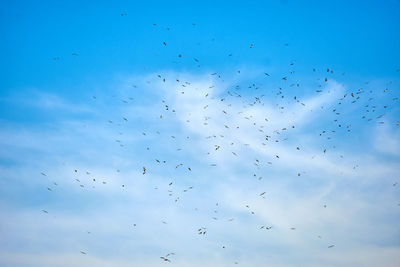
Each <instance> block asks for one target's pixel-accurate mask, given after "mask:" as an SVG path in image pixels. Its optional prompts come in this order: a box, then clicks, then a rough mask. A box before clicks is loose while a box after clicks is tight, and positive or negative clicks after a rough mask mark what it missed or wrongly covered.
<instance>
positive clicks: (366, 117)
mask: <svg viewBox="0 0 400 267" xmlns="http://www.w3.org/2000/svg"><path fill="white" fill-rule="evenodd" d="M127 15H128V14H126V13H122V14H121V16H122V17H125V16H127ZM192 25H193V26H195V25H196V24H195V23H193V24H192ZM153 26H154V27H159V26H158V25H157V24H153ZM166 29H167V31H170V28H169V27H167V28H166ZM160 45H161V46H167V45H168V42H167V40H165V41H163V42H162V43H161V44H160ZM288 45H289V44H287V43H286V44H284V46H288ZM253 48H254V44H253V43H251V44H249V47H248V49H253ZM78 55H79V54H78V53H76V52H74V53H72V56H78ZM226 56H227V57H232V53H229V54H227V55H226ZM177 57H178V59H179V58H182V57H183V56H182V54H181V53H177ZM54 60H57V61H58V60H60V57H54ZM193 61H194V64H197V65H198V66H199V67H200V65H199V63H200V59H199V58H194V59H193ZM295 64H296V62H295V61H292V62H290V63H289V64H288V65H289V71H288V72H287V73H286V74H284V75H281V76H279V77H273V76H274V74H272V73H270V72H264V73H263V75H262V76H263V79H264V82H266V83H268V80H265V79H271V78H275V79H276V80H279V81H280V82H281V86H278V87H277V88H276V89H274V90H273V93H272V96H273V97H274V99H275V100H276V104H275V107H276V110H277V111H278V112H280V113H281V114H284V113H285V111H286V110H287V108H288V106H289V105H298V106H299V107H300V108H304V109H307V108H308V106H307V103H306V102H304V101H302V100H301V99H300V98H299V97H298V96H296V95H293V94H294V92H296V88H299V87H301V86H302V84H301V83H300V81H298V80H296V79H295V78H293V77H295ZM397 71H398V72H399V70H397ZM310 72H311V74H313V73H317V74H319V75H320V77H319V78H318V79H317V83H318V85H317V88H316V89H315V92H314V94H316V95H318V94H323V93H326V91H327V90H328V89H327V88H328V87H327V86H326V85H327V84H328V83H329V82H330V80H331V77H332V76H333V75H334V74H335V71H334V70H333V69H332V68H325V69H324V70H317V69H316V68H313V69H312V70H310ZM240 74H241V70H237V75H240ZM340 75H345V73H341V74H340ZM210 76H211V77H212V78H214V80H215V81H217V82H218V81H222V80H223V79H224V75H223V74H222V73H217V72H214V73H210ZM275 76H276V75H275ZM154 80H156V81H157V82H159V83H161V84H166V83H168V82H169V81H170V80H172V81H173V82H175V83H176V88H180V89H179V90H177V91H179V94H180V95H185V94H188V93H190V92H191V91H193V90H195V88H194V87H193V83H192V82H191V81H183V80H181V79H180V78H178V77H168V76H167V75H163V74H157V75H156V76H155V77H154ZM148 83H150V81H149V82H148ZM364 85H365V86H366V87H367V86H368V82H365V83H364ZM390 85H391V84H390V82H389V83H388V84H387V87H386V88H383V89H382V91H381V92H380V93H382V94H383V95H385V94H389V93H390ZM132 87H133V88H135V89H136V88H139V87H140V86H138V85H132ZM214 87H215V85H214V84H210V85H209V87H208V88H204V90H205V93H204V95H203V97H202V101H204V102H205V103H206V104H205V105H204V106H202V108H201V109H200V110H197V111H196V112H200V113H201V112H206V111H207V109H209V108H210V107H211V106H214V107H215V106H216V105H215V103H218V105H217V107H218V108H221V110H220V111H219V112H220V114H223V116H227V117H226V119H225V121H224V122H223V123H222V125H221V129H222V130H223V131H225V132H226V133H230V132H233V131H235V130H237V129H239V128H240V125H232V124H231V123H233V121H235V120H232V117H235V118H240V119H241V120H244V121H247V122H248V124H250V125H253V127H254V128H253V131H254V132H256V133H257V135H258V136H259V137H260V139H259V140H262V141H260V144H259V145H260V146H262V147H266V146H268V145H269V143H275V144H277V143H280V142H283V141H285V140H286V139H285V138H282V136H284V134H285V133H287V132H289V131H290V130H291V129H295V128H296V125H295V124H291V125H287V126H286V127H283V128H280V129H274V130H272V131H271V130H270V129H269V127H268V123H269V121H270V119H269V118H268V117H267V116H266V117H264V118H255V117H253V116H251V115H248V114H246V112H245V109H246V108H252V107H256V106H263V105H264V104H265V103H264V99H265V98H266V97H267V96H266V93H265V90H264V91H263V89H264V88H265V87H264V85H263V84H262V83H259V82H251V83H249V84H248V85H247V86H243V85H235V86H233V87H232V88H231V89H229V90H228V91H227V92H224V95H223V96H222V97H219V98H216V97H215V96H213V95H212V93H211V91H212V90H213V88H214ZM207 90H210V92H208V91H207ZM243 90H244V92H243ZM376 93H377V92H376V91H373V90H368V89H363V88H358V89H354V90H350V91H346V92H345V93H344V94H343V95H341V97H340V98H339V99H337V101H336V103H335V105H334V107H333V108H332V109H331V112H332V114H333V115H334V116H335V118H334V119H333V120H332V121H330V122H329V123H330V126H327V128H326V129H321V131H320V132H319V133H318V134H317V135H316V137H317V138H318V137H320V138H322V139H324V140H325V141H326V142H328V143H327V144H326V145H325V147H323V148H322V149H321V155H324V154H326V153H329V150H330V149H334V146H333V147H332V146H331V144H332V142H331V140H332V139H334V138H335V134H336V133H338V132H339V131H340V132H341V134H343V133H348V134H350V133H351V131H352V129H353V126H352V124H351V123H348V122H347V121H348V119H346V118H344V117H343V115H342V113H343V112H345V111H346V108H345V107H348V105H353V106H357V108H358V109H359V110H363V115H362V116H361V117H359V118H357V120H358V121H356V123H360V122H365V123H368V122H371V121H376V123H377V124H384V123H385V120H384V116H385V113H386V111H387V110H388V109H389V108H390V107H391V105H397V104H398V97H391V98H390V100H385V101H387V103H386V104H381V100H380V99H378V100H377V99H375V96H374V95H375V94H376ZM244 94H246V96H244ZM247 94H251V97H248V96H247ZM92 98H93V101H97V99H98V96H93V97H92ZM134 99H135V98H134V97H128V98H123V99H121V101H122V103H124V104H132V103H133V104H134V103H135V102H134ZM237 100H239V102H240V103H241V104H242V105H243V110H233V109H232V105H233V104H232V103H233V102H235V103H237ZM159 108H160V109H162V110H163V112H162V113H161V114H160V115H159V118H158V119H160V120H163V119H165V118H168V116H171V115H172V116H176V114H177V113H178V112H179V109H178V108H175V107H174V103H167V101H166V100H162V101H161V103H159ZM319 108H320V109H321V110H324V107H323V106H321V107H319ZM228 115H229V117H228ZM266 115H267V114H266ZM183 116H186V117H185V122H186V123H188V124H190V123H193V121H191V117H190V116H191V114H184V115H183ZM218 116H219V115H218ZM212 120H213V117H211V116H208V115H204V114H203V116H202V121H201V125H196V126H195V127H199V128H201V127H207V125H209V124H210V123H211V122H212ZM130 121H131V119H130V118H129V116H127V115H122V116H121V118H120V120H119V121H116V120H115V119H114V118H110V119H109V120H108V124H109V125H111V127H115V128H116V129H117V131H118V137H117V138H116V139H115V142H116V143H117V145H119V146H120V147H122V148H124V147H125V146H126V144H125V143H124V142H123V141H122V138H121V136H122V135H123V133H122V132H120V127H119V126H120V125H121V123H128V122H130ZM236 121H237V120H236ZM260 121H263V123H260ZM386 121H387V120H386ZM393 124H394V125H395V126H399V121H394V122H393ZM148 134H149V133H148V132H147V133H146V132H142V133H141V135H142V136H143V138H146V137H147V136H148ZM154 134H156V135H161V133H160V131H156V132H155V133H154ZM224 137H225V134H222V133H221V132H218V133H213V134H211V135H207V136H203V138H204V139H205V140H207V141H208V142H209V143H210V146H209V148H212V149H211V150H210V151H208V152H207V156H209V155H212V154H213V153H218V152H219V151H221V150H223V149H225V148H226V146H228V149H230V150H232V151H230V152H231V156H232V157H239V156H240V155H239V152H238V151H237V150H234V148H235V146H238V145H244V146H250V145H249V144H236V143H234V142H228V144H226V142H223V141H221V142H220V143H218V140H222V139H223V138H224ZM170 138H171V140H176V139H178V138H180V137H179V136H175V135H171V136H170ZM182 138H185V139H186V140H190V137H189V136H187V137H182ZM184 141H185V140H184ZM257 142H258V141H257ZM176 150H177V151H181V150H182V148H180V147H178V148H176ZM300 150H302V147H301V145H298V146H295V147H294V148H293V153H296V151H300ZM146 151H150V147H146ZM146 151H144V152H146ZM137 152H138V153H142V152H141V151H137ZM281 157H282V156H281V155H279V154H278V153H276V154H275V156H274V158H273V159H271V158H270V159H266V160H265V161H263V160H262V159H255V160H254V162H253V163H254V166H255V168H256V169H255V170H254V171H253V173H254V174H253V176H254V177H256V178H257V180H261V179H263V177H262V176H260V175H257V174H256V172H257V169H258V167H259V166H261V165H268V164H269V165H271V164H273V161H274V160H280V159H281ZM340 157H342V158H343V156H342V155H340ZM173 161H174V158H173V155H172V156H171V158H170V159H169V160H168V162H167V160H162V159H160V157H157V156H156V159H155V162H156V164H164V165H165V167H166V168H167V166H169V168H172V169H173V168H174V169H179V168H185V170H186V171H187V172H188V173H189V175H190V173H191V172H192V167H191V166H189V165H186V164H185V163H184V162H176V163H171V162H173ZM216 166H217V164H216V163H213V164H211V167H216ZM357 167H358V165H354V168H357ZM151 168H152V166H143V167H142V168H141V170H140V172H141V174H142V175H144V176H147V175H149V172H151ZM71 171H72V173H74V174H76V175H77V174H78V173H79V172H80V171H79V170H77V169H74V170H71ZM117 172H120V171H119V170H117ZM83 173H86V175H87V176H88V177H90V176H91V173H90V172H89V171H83ZM41 174H42V175H43V176H47V174H46V173H45V172H42V173H41ZM302 174H303V172H302V171H299V172H298V173H296V175H297V176H301V175H302ZM150 175H151V174H150ZM74 179H75V181H76V183H77V184H78V185H79V186H80V187H82V188H84V187H85V184H84V183H82V182H81V180H80V178H79V177H78V176H76V177H75V178H74ZM91 179H92V182H93V184H92V188H95V187H96V184H97V183H98V182H99V183H100V184H102V185H107V181H106V180H104V181H98V180H96V178H91ZM57 185H58V184H57V183H56V182H53V184H52V185H49V186H48V187H47V190H48V191H53V189H54V187H56V186H57ZM396 185H397V183H394V184H393V186H396ZM172 186H173V181H171V182H169V183H168V187H169V188H172ZM121 187H122V188H124V187H125V184H122V185H121ZM154 189H158V187H155V188H154ZM191 190H194V187H193V186H192V185H187V187H186V188H185V189H184V190H183V193H187V192H189V191H191ZM168 194H169V196H171V197H173V198H174V199H173V200H174V202H178V201H180V197H179V196H176V195H174V192H173V190H172V189H168ZM257 194H258V197H260V198H263V199H265V198H266V195H267V193H266V192H264V191H263V192H259V193H257ZM215 205H216V206H218V205H219V204H218V203H216V204H215ZM321 205H322V206H323V207H324V208H327V206H326V204H321ZM245 207H246V209H248V211H249V213H250V214H254V211H253V210H252V209H251V208H250V206H249V205H245ZM196 210H197V208H196ZM42 211H43V212H44V213H49V212H48V211H47V210H42ZM214 213H215V214H217V213H218V211H217V210H214ZM211 219H213V220H218V218H217V217H212V218H211ZM234 219H235V218H230V219H229V220H228V222H231V221H233V220H234ZM161 222H162V223H163V224H167V222H166V221H163V220H161ZM133 227H136V224H133ZM290 229H291V230H293V231H294V230H296V228H295V227H291V228H290ZM259 230H270V231H273V230H274V226H273V225H261V226H259ZM207 232H208V229H207V227H204V226H201V227H199V228H198V230H197V234H198V235H202V236H204V235H206V234H207ZM318 238H321V236H318ZM334 246H335V245H334V244H330V245H328V246H327V248H329V249H331V248H333V247H334ZM222 248H224V249H225V245H224V246H222ZM80 252H81V253H82V254H87V252H86V251H80ZM174 255H175V253H173V252H171V253H168V254H166V255H163V256H160V260H161V261H163V262H167V263H171V262H172V258H171V256H174ZM235 264H238V262H235Z"/></svg>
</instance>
